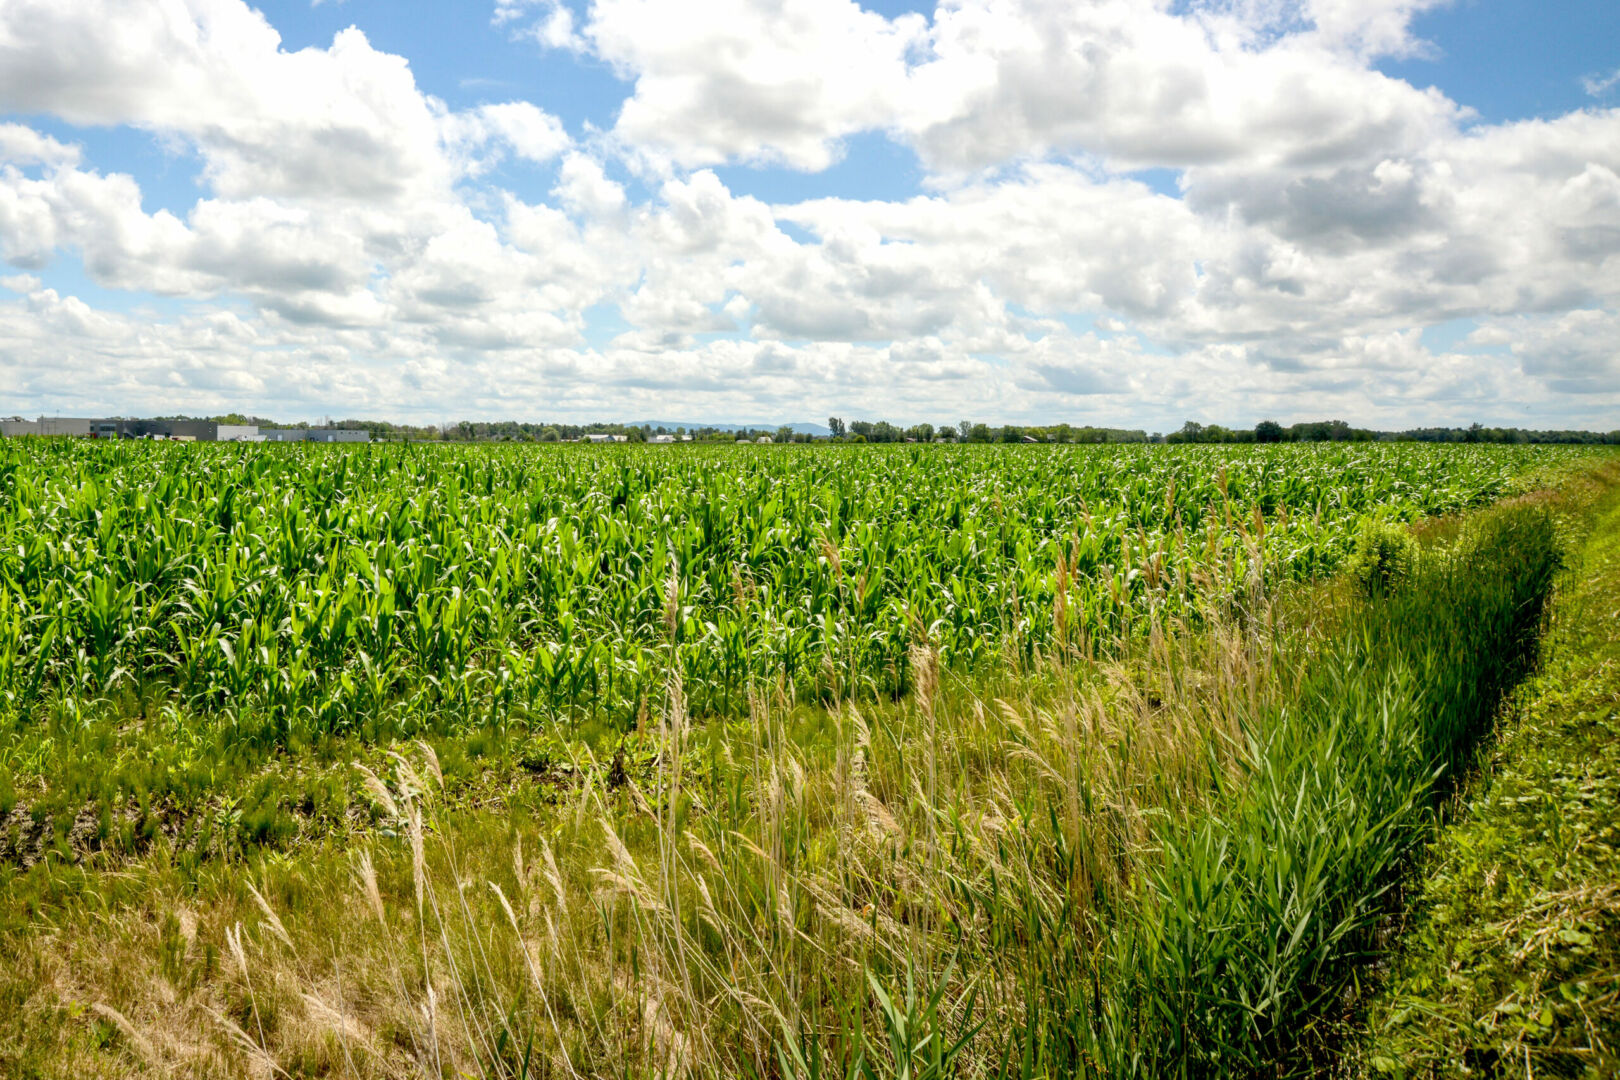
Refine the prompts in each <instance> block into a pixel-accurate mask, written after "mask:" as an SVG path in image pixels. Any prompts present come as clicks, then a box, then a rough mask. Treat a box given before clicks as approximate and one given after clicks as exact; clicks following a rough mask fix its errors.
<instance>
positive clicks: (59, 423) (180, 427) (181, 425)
mask: <svg viewBox="0 0 1620 1080" xmlns="http://www.w3.org/2000/svg"><path fill="white" fill-rule="evenodd" d="M16 435H77V436H79V437H81V438H86V439H175V440H179V441H182V442H320V443H363V442H370V441H371V435H370V433H368V432H366V431H364V430H362V429H357V428H261V427H259V426H257V425H256V424H219V423H215V422H214V421H212V420H119V419H111V420H105V419H97V418H94V417H88V416H42V417H40V418H39V419H38V420H24V419H23V418H22V417H20V416H13V417H10V418H8V419H5V420H0V436H5V437H6V438H11V437H13V436H16Z"/></svg>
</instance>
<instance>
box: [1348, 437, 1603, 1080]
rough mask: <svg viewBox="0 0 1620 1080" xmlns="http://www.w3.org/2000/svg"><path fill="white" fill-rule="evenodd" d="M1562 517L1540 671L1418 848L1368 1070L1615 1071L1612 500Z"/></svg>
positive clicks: (1372, 1022) (1367, 1043)
mask: <svg viewBox="0 0 1620 1080" xmlns="http://www.w3.org/2000/svg"><path fill="white" fill-rule="evenodd" d="M1613 475H1614V473H1613V470H1612V469H1611V472H1610V477H1611V479H1612V477H1613ZM1567 516H1568V517H1569V518H1570V520H1567V521H1566V526H1567V529H1568V532H1569V533H1570V540H1569V546H1570V547H1571V548H1573V549H1574V550H1575V552H1576V558H1575V559H1574V560H1573V564H1572V566H1571V572H1570V575H1569V577H1568V579H1567V580H1566V582H1565V585H1564V590H1563V595H1562V596H1561V597H1560V601H1559V603H1558V605H1557V607H1556V608H1555V616H1554V620H1553V623H1552V627H1551V631H1550V633H1549V634H1548V635H1547V636H1546V638H1545V641H1544V649H1543V653H1544V655H1543V660H1542V664H1541V666H1540V669H1539V670H1538V671H1537V673H1536V674H1535V676H1534V677H1533V678H1532V679H1530V680H1528V681H1527V682H1526V683H1525V684H1524V685H1523V687H1521V689H1520V691H1519V693H1518V694H1517V696H1516V699H1515V701H1514V706H1513V708H1512V710H1511V711H1510V712H1509V713H1508V715H1507V719H1506V721H1505V722H1504V724H1503V725H1502V730H1501V732H1500V735H1499V737H1498V738H1497V739H1495V740H1493V741H1492V742H1491V743H1490V744H1489V745H1488V746H1487V747H1486V748H1485V750H1484V752H1483V754H1482V760H1481V762H1480V765H1479V774H1478V776H1477V778H1475V779H1474V780H1473V781H1472V782H1470V783H1469V784H1468V785H1467V786H1466V787H1465V788H1464V789H1463V790H1462V791H1461V792H1460V793H1459V796H1458V799H1457V801H1456V804H1455V805H1454V806H1452V807H1451V808H1449V809H1450V816H1451V818H1452V823H1451V824H1450V826H1449V827H1448V828H1447V829H1446V830H1445V831H1444V832H1443V833H1442V834H1441V835H1440V837H1439V839H1438V840H1437V841H1436V842H1435V843H1434V845H1433V846H1432V847H1431V848H1430V849H1429V850H1428V851H1427V852H1426V853H1425V854H1424V857H1423V860H1422V863H1421V880H1422V884H1421V887H1420V888H1419V889H1417V890H1415V894H1414V897H1413V900H1412V904H1411V910H1410V915H1409V918H1408V923H1407V925H1406V927H1405V932H1404V934H1403V939H1404V942H1405V943H1404V945H1403V947H1402V950H1401V955H1400V956H1399V958H1398V960H1397V962H1396V964H1395V966H1394V970H1393V974H1392V977H1391V978H1390V979H1389V981H1388V984H1387V986H1386V987H1384V988H1383V990H1382V992H1381V993H1380V994H1379V995H1378V997H1377V998H1376V999H1375V1000H1374V1003H1373V1005H1372V1008H1371V1009H1370V1011H1369V1016H1368V1020H1367V1028H1368V1033H1367V1036H1366V1038H1365V1040H1364V1045H1363V1046H1362V1047H1361V1051H1360V1055H1359V1064H1360V1066H1361V1068H1362V1071H1363V1072H1364V1074H1365V1075H1368V1076H1399V1077H1462V1076H1487V1077H1493V1076H1498V1077H1508V1076H1512V1077H1523V1076H1532V1077H1535V1076H1547V1077H1554V1076H1564V1077H1592V1078H1596V1077H1603V1076H1614V1075H1617V1074H1620V810H1617V807H1620V497H1617V495H1616V494H1615V493H1614V492H1613V491H1607V492H1605V493H1604V494H1603V495H1602V496H1599V497H1597V499H1596V503H1595V506H1593V507H1592V508H1591V510H1590V520H1588V515H1587V514H1584V513H1575V514H1571V515H1567Z"/></svg>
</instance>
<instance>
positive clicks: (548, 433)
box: [158, 413, 1620, 445]
mask: <svg viewBox="0 0 1620 1080" xmlns="http://www.w3.org/2000/svg"><path fill="white" fill-rule="evenodd" d="M158 419H160V420H191V419H198V420H213V421H217V422H218V423H221V424H257V425H259V426H260V427H291V428H308V427H334V428H357V429H363V430H365V431H367V432H369V433H370V435H371V437H372V439H374V440H378V441H389V440H393V441H399V440H408V441H412V442H422V441H432V442H569V441H572V440H576V439H579V438H580V437H582V436H585V435H620V436H623V437H624V438H625V439H626V440H627V441H629V442H646V441H647V440H649V439H651V438H653V437H655V436H658V435H673V436H676V437H677V438H683V437H684V438H689V439H691V440H692V441H694V442H755V441H757V440H758V439H759V438H760V437H762V436H767V435H768V436H770V438H771V441H773V442H778V443H784V442H794V443H807V442H822V441H827V440H829V439H830V440H832V441H835V442H865V443H904V442H917V443H926V442H955V443H1026V442H1039V443H1150V442H1151V443H1283V442H1444V443H1581V444H1596V443H1606V444H1611V445H1620V431H1608V432H1600V431H1556V430H1546V431H1544V430H1539V429H1534V428H1505V427H1485V426H1483V425H1481V424H1472V425H1470V426H1469V427H1465V428H1462V427H1425V428H1410V429H1408V430H1406V431H1376V430H1373V429H1371V428H1358V427H1351V426H1350V425H1349V424H1347V423H1345V422H1344V421H1343V420H1313V421H1308V422H1304V423H1297V424H1289V425H1286V426H1284V425H1283V424H1280V423H1278V422H1277V421H1275V420H1262V421H1260V422H1259V423H1258V424H1256V425H1254V427H1252V428H1229V427H1223V426H1221V425H1220V424H1201V423H1199V422H1197V421H1196V420H1188V421H1187V422H1186V423H1185V424H1183V425H1182V426H1181V428H1180V429H1179V430H1177V431H1172V432H1169V433H1167V434H1161V433H1159V432H1156V431H1155V432H1151V433H1149V432H1147V431H1143V430H1140V429H1135V428H1108V427H1089V426H1081V427H1076V426H1073V425H1071V424H1047V425H1028V426H1026V425H1019V424H1004V425H1001V426H992V425H990V424H985V423H979V422H976V421H972V420H960V421H957V422H956V423H954V424H952V423H943V424H940V425H939V426H937V427H936V426H934V425H933V424H912V425H911V426H910V427H901V426H900V425H898V424H891V423H889V422H888V421H887V420H852V421H849V422H847V423H846V422H845V421H844V420H843V419H841V418H839V417H836V416H830V417H828V418H827V427H828V429H829V430H830V431H831V435H810V434H808V433H806V432H802V431H794V430H793V429H792V428H790V427H787V426H785V425H784V426H782V427H760V428H739V429H736V430H724V429H721V428H718V427H705V426H695V427H691V428H687V427H665V426H663V425H656V426H655V425H652V424H640V425H636V424H605V423H595V424H562V423H545V422H540V423H530V422H525V421H517V420H502V421H473V420H463V421H460V422H459V423H455V424H438V425H414V424H395V423H391V422H389V421H386V420H326V421H323V422H322V423H321V424H318V425H313V424H310V423H308V422H299V423H293V424H278V423H277V422H276V421H273V420H267V419H265V418H264V417H260V416H245V415H243V414H241V413H227V414H225V415H222V416H206V417H189V416H164V417H158Z"/></svg>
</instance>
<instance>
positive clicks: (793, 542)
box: [0, 441, 1560, 737]
mask: <svg viewBox="0 0 1620 1080" xmlns="http://www.w3.org/2000/svg"><path fill="white" fill-rule="evenodd" d="M1559 453H1560V452H1559V451H1557V450H1555V449H1549V448H1514V449H1499V448H1498V449H1484V448H1461V447H1451V448H1439V449H1437V448H1433V447H1419V446H1399V447H1381V446H1356V447H1342V448H1341V447H1323V448H1321V449H1310V448H1287V449H1276V448H1273V449H1253V448H1251V449H1247V450H1240V451H1231V452H1228V451H1223V450H1219V449H1214V448H1186V449H1181V448H1167V447H1152V448H1134V449H1123V448H1118V447H1113V448H1068V447H1064V448H1047V447H1041V448H1027V449H1011V450H1005V449H989V450H986V449H982V448H973V447H963V448H948V447H922V448H913V449H909V450H907V451H904V452H894V453H890V452H885V451H884V450H882V449H880V448H870V449H868V448H860V447H848V448H815V449H801V448H791V447H787V448H781V449H778V450H774V451H762V450H761V449H759V448H754V447H746V448H735V447H733V448H724V449H691V450H689V449H687V448H680V449H679V450H676V449H674V448H662V447H659V448H645V447H611V448H603V447H591V448H588V449H582V448H575V447H560V448H550V447H517V448H502V449H492V450H475V451H471V452H459V451H457V450H455V449H454V448H443V447H405V448H399V447H386V446H377V447H368V448H365V449H361V450H355V449H352V448H351V449H345V450H337V451H331V452H321V451H319V450H317V451H315V452H309V451H308V450H307V449H306V448H294V449H291V450H288V449H286V448H281V447H274V446H253V447H236V446H208V445H196V444H193V445H181V446H153V445H150V444H148V445H129V444H124V445H119V444H107V443H100V444H97V443H87V442H78V443H74V442H60V443H50V442H29V441H22V442H18V441H12V442H9V443H7V444H4V445H0V686H3V687H4V688H5V690H4V706H3V707H4V709H5V710H6V711H7V712H8V713H9V714H10V715H12V716H16V717H21V716H25V715H27V714H28V712H29V711H30V710H32V709H35V708H37V707H38V706H39V703H40V702H41V701H42V700H44V699H47V698H50V697H52V696H58V697H66V698H69V699H72V700H75V701H84V700H95V699H97V698H103V697H107V696H115V695H117V694H118V693H119V692H120V691H121V690H128V689H131V688H138V687H141V686H144V685H147V684H150V683H154V682H155V683H159V684H161V685H162V686H163V687H164V688H166V690H168V691H169V692H172V693H173V694H174V695H176V696H178V697H179V698H182V699H184V700H185V701H187V702H189V703H192V704H195V705H198V706H203V707H208V708H214V709H219V708H231V709H233V710H236V711H239V712H251V713H253V714H254V715H255V716H257V717H259V718H261V719H262V721H263V723H265V724H266V725H269V732H268V733H269V734H270V736H271V737H275V735H276V734H277V733H281V734H285V733H287V732H289V731H293V732H298V733H301V734H303V735H304V736H306V737H308V736H312V735H317V734H319V733H323V732H329V731H341V730H344V729H346V728H350V727H353V726H354V725H356V724H357V723H359V722H360V721H361V718H363V717H370V718H375V717H377V716H378V715H379V714H386V713H388V712H389V711H390V709H392V708H394V707H396V706H399V705H400V704H401V703H402V702H403V703H404V705H403V708H402V711H403V712H404V713H407V714H408V713H410V712H413V711H419V710H421V709H423V708H431V709H434V710H442V709H447V708H448V709H459V710H461V711H464V712H467V713H480V714H489V713H492V712H498V713H500V714H501V715H503V716H512V715H516V716H520V717H523V718H530V717H538V718H559V717H566V716H578V715H581V714H587V713H588V714H591V715H592V716H595V717H600V718H606V719H607V720H609V721H611V722H612V723H615V724H619V725H630V724H632V723H633V722H634V720H635V717H636V716H637V715H638V714H639V713H640V712H642V711H643V710H644V708H645V705H646V701H647V696H648V694H649V693H650V692H651V693H657V692H658V688H660V687H662V686H663V685H664V682H665V680H666V673H667V671H668V670H669V668H670V666H671V665H672V664H673V665H677V666H678V667H679V669H680V673H681V676H682V679H683V682H684V685H685V686H686V688H687V694H688V700H689V702H690V707H691V708H692V710H693V711H694V712H695V713H697V714H699V715H704V714H711V713H712V714H727V713H734V712H735V711H737V710H738V709H739V708H740V707H741V706H742V705H743V703H744V702H745V700H746V695H747V690H748V688H749V687H750V686H759V685H786V686H788V687H790V688H791V689H792V691H793V692H794V693H795V694H796V695H798V696H801V697H811V698H824V699H828V700H835V699H839V698H845V697H850V696H860V695H867V696H871V695H877V694H890V695H897V694H901V693H904V692H905V691H906V690H907V685H906V679H907V677H908V676H907V671H908V667H907V664H906V662H905V658H906V650H907V649H908V647H910V646H911V645H914V644H930V645H932V646H934V647H936V648H937V649H938V650H939V652H940V654H941V657H942V659H943V661H944V663H945V664H946V665H947V666H949V667H952V668H958V669H961V668H973V667H976V666H982V665H986V664H995V663H1005V662H1007V661H1008V660H1012V661H1014V662H1020V663H1026V664H1027V663H1031V662H1033V661H1034V660H1035V658H1036V657H1038V656H1039V655H1040V654H1041V653H1042V652H1050V651H1051V650H1054V649H1065V648H1070V649H1080V650H1083V651H1089V650H1095V649H1098V648H1101V649H1105V650H1106V649H1108V648H1111V647H1112V645H1113V643H1114V642H1116V641H1118V640H1119V639H1121V638H1128V637H1131V636H1133V635H1140V634H1143V633H1146V632H1147V630H1148V628H1149V626H1150V624H1151V623H1152V622H1153V621H1154V620H1169V619H1186V618H1196V617H1198V616H1199V615H1201V614H1203V613H1206V612H1207V611H1208V609H1209V608H1210V606H1211V605H1217V606H1218V605H1221V604H1223V603H1227V602H1229V601H1231V600H1232V599H1233V597H1234V596H1236V595H1237V594H1239V593H1241V591H1242V589H1243V588H1244V587H1245V586H1246V583H1247V582H1249V581H1251V580H1253V579H1256V578H1260V579H1264V581H1265V582H1267V583H1271V582H1274V581H1278V580H1297V579H1307V578H1312V577H1315V576H1318V575H1323V574H1327V573H1330V572H1332V571H1333V570H1334V569H1335V568H1336V567H1337V566H1338V564H1339V563H1340V561H1341V560H1342V559H1343V557H1344V556H1345V554H1346V552H1347V551H1348V549H1349V545H1350V543H1351V541H1352V539H1353V534H1354V529H1355V527H1356V525H1357V524H1358V523H1359V522H1360V520H1361V519H1362V518H1363V517H1364V516H1366V515H1368V514H1370V513H1376V514H1379V515H1381V516H1385V517H1388V518H1389V519H1392V520H1396V521H1405V520H1410V519H1413V518H1417V517H1422V516H1425V515H1433V514H1444V513H1450V512H1455V511H1459V510H1465V509H1467V508H1469V507H1473V506H1477V505H1480V504H1482V503H1484V502H1487V501H1490V500H1492V499H1494V498H1497V497H1499V496H1500V495H1502V494H1503V493H1504V492H1505V491H1507V490H1509V488H1510V486H1511V485H1512V483H1513V482H1514V478H1515V477H1516V476H1518V475H1520V474H1522V473H1524V472H1525V471H1527V470H1528V469H1530V468H1532V467H1534V466H1536V465H1537V464H1539V463H1542V462H1545V461H1547V460H1549V459H1552V458H1555V457H1557V456H1559ZM672 581H673V582H674V583H675V584H674V587H675V592H674V594H673V597H674V604H673V606H671V604H670V600H671V594H670V592H669V589H670V583H671V582H672ZM666 609H667V610H666Z"/></svg>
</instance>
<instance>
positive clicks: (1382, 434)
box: [1153, 420, 1620, 444]
mask: <svg viewBox="0 0 1620 1080" xmlns="http://www.w3.org/2000/svg"><path fill="white" fill-rule="evenodd" d="M1153 439H1154V441H1155V442H1158V441H1163V442H1167V443H1250V442H1259V443H1275V442H1445V443H1585V444H1594V443H1608V444H1620V431H1607V432H1602V431H1541V430H1536V429H1533V428H1502V427H1485V426H1484V425H1482V424H1473V425H1470V426H1469V427H1465V428H1461V427H1452V428H1445V427H1431V428H1411V429H1408V430H1406V431H1374V430H1371V429H1369V428H1358V427H1351V426H1350V425H1349V424H1347V423H1345V422H1344V421H1343V420H1317V421H1313V422H1310V423H1304V424H1290V425H1289V426H1287V427H1284V426H1283V425H1281V424H1279V423H1277V421H1275V420H1262V421H1260V422H1259V423H1258V424H1256V425H1254V428H1253V429H1252V430H1251V429H1249V428H1225V427H1222V426H1221V425H1219V424H1209V425H1204V424H1200V423H1198V422H1197V421H1194V420H1188V421H1187V422H1186V423H1185V424H1183V425H1182V426H1181V430H1180V431H1172V432H1171V433H1170V434H1168V435H1164V436H1154V437H1153Z"/></svg>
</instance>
